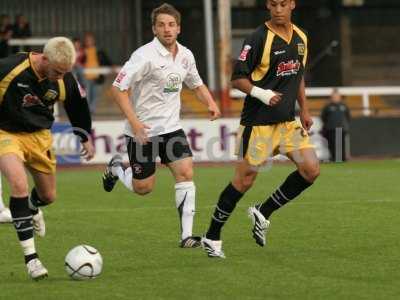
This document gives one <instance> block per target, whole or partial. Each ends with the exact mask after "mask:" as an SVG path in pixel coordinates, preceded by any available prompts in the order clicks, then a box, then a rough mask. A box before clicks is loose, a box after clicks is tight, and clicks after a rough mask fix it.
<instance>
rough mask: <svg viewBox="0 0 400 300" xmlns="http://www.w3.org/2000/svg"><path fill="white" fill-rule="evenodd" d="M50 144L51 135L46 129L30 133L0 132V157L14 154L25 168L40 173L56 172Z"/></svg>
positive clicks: (51, 140) (51, 142) (51, 141)
mask: <svg viewBox="0 0 400 300" xmlns="http://www.w3.org/2000/svg"><path fill="white" fill-rule="evenodd" d="M52 144H53V139H52V135H51V132H50V130H47V129H43V130H40V131H36V132H32V133H28V132H8V131H5V130H0V156H2V155H5V154H11V153H12V154H15V155H17V156H18V157H19V158H20V159H21V160H22V161H23V162H24V163H25V165H26V166H27V167H30V168H32V169H34V170H36V171H39V172H42V173H46V174H54V173H55V172H56V158H55V155H54V151H53V149H52Z"/></svg>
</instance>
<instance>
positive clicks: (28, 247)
mask: <svg viewBox="0 0 400 300" xmlns="http://www.w3.org/2000/svg"><path fill="white" fill-rule="evenodd" d="M19 243H20V244H21V247H22V250H23V251H24V255H25V256H27V255H31V254H34V253H36V249H35V240H34V239H33V238H30V239H27V240H25V241H20V242H19Z"/></svg>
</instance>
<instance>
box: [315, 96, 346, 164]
mask: <svg viewBox="0 0 400 300" xmlns="http://www.w3.org/2000/svg"><path fill="white" fill-rule="evenodd" d="M321 119H322V122H323V127H322V134H323V136H324V137H325V138H326V139H327V141H328V148H329V152H330V154H331V156H330V160H331V161H334V162H341V161H346V160H347V155H346V148H347V141H348V135H349V129H350V120H351V116H350V110H349V108H348V107H347V105H346V104H345V103H343V102H342V96H341V95H340V93H339V91H338V90H337V89H334V90H333V92H332V94H331V97H330V102H329V103H328V104H327V105H326V106H325V107H324V108H323V109H322V113H321Z"/></svg>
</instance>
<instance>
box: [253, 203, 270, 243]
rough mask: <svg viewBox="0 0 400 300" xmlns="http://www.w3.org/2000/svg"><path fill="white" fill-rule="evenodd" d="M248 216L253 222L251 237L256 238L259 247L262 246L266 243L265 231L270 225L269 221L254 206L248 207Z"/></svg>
mask: <svg viewBox="0 0 400 300" xmlns="http://www.w3.org/2000/svg"><path fill="white" fill-rule="evenodd" d="M248 212H249V217H250V219H251V221H252V223H253V230H252V232H253V238H254V239H255V240H256V243H257V244H258V245H260V246H261V247H264V246H265V244H266V238H265V233H266V231H267V229H268V227H269V225H270V222H269V221H268V220H267V219H265V217H264V216H263V214H262V213H261V212H260V211H259V210H258V209H257V208H256V207H255V206H251V207H249V210H248Z"/></svg>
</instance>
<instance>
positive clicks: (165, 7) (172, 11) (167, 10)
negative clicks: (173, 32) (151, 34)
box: [151, 3, 181, 25]
mask: <svg viewBox="0 0 400 300" xmlns="http://www.w3.org/2000/svg"><path fill="white" fill-rule="evenodd" d="M160 14H166V15H170V16H173V17H174V18H175V21H176V23H177V24H178V25H181V13H180V12H179V11H178V10H177V9H176V8H175V7H173V6H172V5H171V4H168V3H164V4H162V5H161V6H159V7H156V8H155V9H153V11H152V12H151V23H152V24H153V25H155V24H156V21H157V17H158V15H160Z"/></svg>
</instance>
